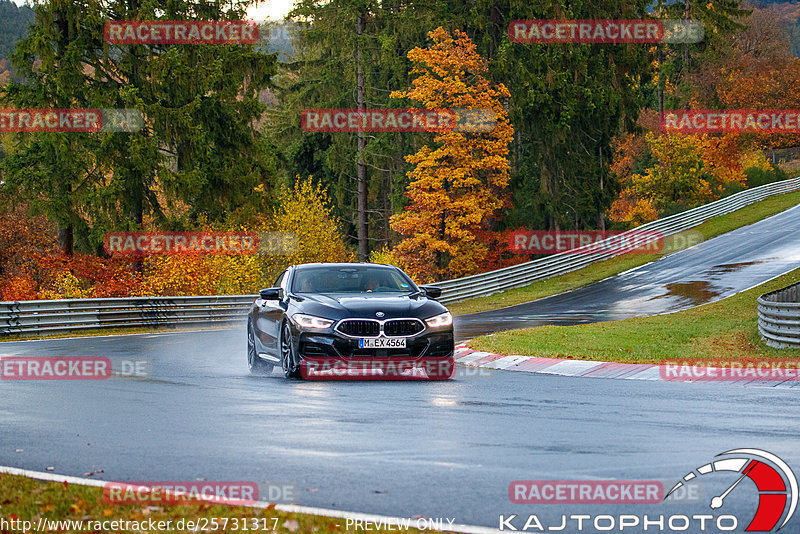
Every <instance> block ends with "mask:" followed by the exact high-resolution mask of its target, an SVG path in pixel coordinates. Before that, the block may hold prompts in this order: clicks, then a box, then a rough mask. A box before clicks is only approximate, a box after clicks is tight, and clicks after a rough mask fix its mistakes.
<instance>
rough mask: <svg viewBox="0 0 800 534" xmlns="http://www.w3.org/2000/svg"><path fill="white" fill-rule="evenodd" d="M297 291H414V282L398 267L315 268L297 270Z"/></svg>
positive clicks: (295, 287) (295, 282) (295, 278)
mask: <svg viewBox="0 0 800 534" xmlns="http://www.w3.org/2000/svg"><path fill="white" fill-rule="evenodd" d="M292 291H293V292H295V293H411V292H413V291H417V288H416V286H414V283H413V282H412V281H411V280H409V279H408V278H407V277H406V276H405V275H403V273H401V272H400V271H398V270H395V269H391V268H386V267H361V266H354V267H338V268H336V267H319V268H317V267H312V268H304V269H298V270H297V272H296V273H295V275H294V280H293V282H292Z"/></svg>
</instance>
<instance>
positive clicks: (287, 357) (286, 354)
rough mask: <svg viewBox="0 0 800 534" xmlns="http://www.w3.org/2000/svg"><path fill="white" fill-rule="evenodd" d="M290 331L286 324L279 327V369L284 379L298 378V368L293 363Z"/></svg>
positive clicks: (292, 344)
mask: <svg viewBox="0 0 800 534" xmlns="http://www.w3.org/2000/svg"><path fill="white" fill-rule="evenodd" d="M295 359H296V358H295V357H294V343H292V330H291V328H290V327H289V323H288V322H284V323H283V327H281V367H282V368H283V376H285V377H286V378H300V366H299V365H297V363H295Z"/></svg>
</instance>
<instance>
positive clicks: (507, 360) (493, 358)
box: [455, 341, 800, 388]
mask: <svg viewBox="0 0 800 534" xmlns="http://www.w3.org/2000/svg"><path fill="white" fill-rule="evenodd" d="M467 343H468V341H465V342H463V343H460V344H458V345H456V351H455V361H456V363H458V364H461V365H464V366H467V367H480V368H484V369H502V370H504V371H522V372H525V373H536V374H542V375H558V376H573V377H582V378H613V379H621V380H654V381H655V380H657V381H663V382H676V380H664V379H663V378H661V374H660V369H659V367H660V366H658V365H654V364H649V363H617V362H601V361H594V360H564V359H560V358H539V357H536V356H504V355H502V354H492V353H491V352H482V351H477V350H473V349H471V348H469V347H468V346H467ZM680 382H690V380H685V381H684V380H680ZM694 382H699V381H694ZM705 383H716V384H719V383H725V384H740V385H745V386H746V385H751V386H766V387H781V388H791V387H795V386H797V385H800V382H798V381H796V380H786V381H784V382H774V381H773V382H768V381H762V380H752V381H746V380H736V381H726V382H722V381H713V382H709V381H706V382H705Z"/></svg>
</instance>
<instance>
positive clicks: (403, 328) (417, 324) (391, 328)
mask: <svg viewBox="0 0 800 534" xmlns="http://www.w3.org/2000/svg"><path fill="white" fill-rule="evenodd" d="M423 330H425V326H424V325H423V324H422V321H420V320H417V319H395V320H390V321H386V322H385V323H384V325H383V333H384V334H386V335H387V336H413V335H414V334H419V333H420V332H422V331H423Z"/></svg>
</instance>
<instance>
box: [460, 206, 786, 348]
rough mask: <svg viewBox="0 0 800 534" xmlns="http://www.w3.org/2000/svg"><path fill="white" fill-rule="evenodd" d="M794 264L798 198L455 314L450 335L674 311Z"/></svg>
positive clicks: (752, 283) (463, 336)
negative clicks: (563, 286)
mask: <svg viewBox="0 0 800 534" xmlns="http://www.w3.org/2000/svg"><path fill="white" fill-rule="evenodd" d="M798 267H800V206H797V207H794V208H792V209H790V210H787V211H785V212H783V213H780V214H778V215H775V216H774V217H770V218H769V219H765V220H763V221H759V222H757V223H755V224H752V225H750V226H745V227H743V228H740V229H738V230H735V231H733V232H730V233H728V234H725V235H722V236H719V237H716V238H714V239H711V240H709V241H706V242H704V243H700V244H699V245H696V246H694V247H692V248H690V249H687V250H684V251H681V252H677V253H675V254H671V255H669V256H665V257H663V258H661V259H660V260H659V261H656V262H653V263H649V264H647V265H643V266H642V267H639V268H636V269H633V270H631V271H627V272H625V273H622V274H620V275H617V276H615V277H613V278H609V279H607V280H602V281H600V282H597V283H595V284H591V285H589V286H586V287H583V288H581V289H577V290H575V291H571V292H569V293H564V294H562V295H555V296H552V297H548V298H545V299H540V300H537V301H534V302H528V303H526V304H520V305H517V306H511V307H508V308H503V309H500V310H492V311H488V312H481V313H473V314H470V315H462V316H459V317H457V318H456V338H457V339H458V340H464V339H469V338H471V337H474V336H477V335H481V334H487V333H490V332H496V331H498V330H510V329H513V328H525V327H531V326H541V325H545V324H559V325H573V324H581V323H591V322H598V321H616V320H620V319H628V318H630V317H641V316H646V315H656V314H660V313H669V312H675V311H679V310H684V309H687V308H691V307H693V306H697V305H700V304H705V303H707V302H713V301H715V300H719V299H722V298H725V297H728V296H731V295H733V294H735V293H738V292H740V291H743V290H745V289H749V288H751V287H753V286H755V285H758V284H761V283H763V282H766V281H767V280H770V279H772V278H774V277H776V276H779V275H781V274H783V273H786V272H788V271H791V270H793V269H796V268H798Z"/></svg>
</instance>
